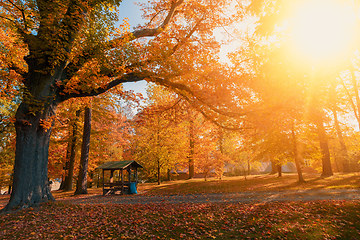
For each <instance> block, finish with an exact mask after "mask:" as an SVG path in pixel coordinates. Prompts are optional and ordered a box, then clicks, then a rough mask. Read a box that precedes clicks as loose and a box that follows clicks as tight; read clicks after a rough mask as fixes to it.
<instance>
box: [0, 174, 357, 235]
mask: <svg viewBox="0 0 360 240" xmlns="http://www.w3.org/2000/svg"><path fill="white" fill-rule="evenodd" d="M305 178H306V180H307V182H306V183H305V184H298V183H297V177H296V175H284V176H283V177H282V178H276V177H275V176H269V175H259V176H251V177H248V180H246V181H245V180H244V177H231V178H225V179H223V180H216V179H211V180H209V181H206V182H205V181H204V180H203V179H194V180H184V181H174V182H166V183H164V184H162V185H160V186H158V185H156V184H154V183H146V184H139V188H138V190H139V192H140V193H141V194H144V195H170V194H194V193H214V192H226V193H230V192H241V191H267V190H268V191H276V190H296V189H334V188H359V186H360V175H359V174H336V175H334V176H333V177H330V178H326V179H322V178H319V177H318V176H317V175H305ZM89 192H90V195H91V194H92V195H94V194H101V189H89ZM72 195H73V192H68V193H63V192H60V191H55V192H54V196H55V197H56V198H57V199H61V198H68V197H70V196H72ZM79 197H83V196H79ZM7 199H8V196H1V198H0V200H2V201H3V202H4V201H6V200H7ZM0 239H360V201H310V202H272V203H257V204H254V203H252V204H243V203H231V204H229V203H226V204H225V203H187V204H168V203H161V204H138V205H121V204H117V205H116V204H106V205H104V204H97V205H87V204H81V205H69V204H64V203H60V202H55V203H48V204H43V205H42V206H41V207H39V208H35V209H32V208H30V209H26V210H22V211H18V212H15V213H11V214H5V215H1V216H0Z"/></svg>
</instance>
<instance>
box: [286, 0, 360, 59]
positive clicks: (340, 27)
mask: <svg viewBox="0 0 360 240" xmlns="http://www.w3.org/2000/svg"><path fill="white" fill-rule="evenodd" d="M344 2H347V1H341V0H315V1H314V0H312V1H305V2H304V1H302V4H301V5H298V6H297V7H296V10H295V12H294V15H293V24H292V28H291V38H292V39H291V41H292V43H293V46H292V48H294V49H295V50H296V51H297V52H298V53H297V54H299V56H302V57H304V58H307V59H311V60H312V61H317V62H319V61H326V60H329V59H336V58H339V57H342V56H345V55H346V54H347V53H348V51H349V50H350V48H351V47H350V46H351V45H353V42H354V38H355V32H356V31H355V30H356V13H355V11H354V9H353V7H352V6H351V5H350V4H345V3H344Z"/></svg>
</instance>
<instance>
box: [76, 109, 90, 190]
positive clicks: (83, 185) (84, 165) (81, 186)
mask: <svg viewBox="0 0 360 240" xmlns="http://www.w3.org/2000/svg"><path fill="white" fill-rule="evenodd" d="M90 132H91V109H90V108H88V107H86V108H85V119H84V133H83V141H82V147H81V159H80V169H79V178H78V181H77V185H76V191H75V194H87V170H88V163H89V148H90Z"/></svg>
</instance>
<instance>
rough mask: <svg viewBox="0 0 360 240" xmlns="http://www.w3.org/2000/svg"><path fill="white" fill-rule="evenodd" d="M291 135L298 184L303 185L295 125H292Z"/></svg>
mask: <svg viewBox="0 0 360 240" xmlns="http://www.w3.org/2000/svg"><path fill="white" fill-rule="evenodd" d="M291 133H292V139H293V148H294V160H295V166H296V171H297V174H298V178H299V182H300V183H303V182H305V180H304V177H303V175H302V171H301V163H300V159H301V157H300V153H299V150H298V144H297V138H296V133H295V123H293V124H292V128H291Z"/></svg>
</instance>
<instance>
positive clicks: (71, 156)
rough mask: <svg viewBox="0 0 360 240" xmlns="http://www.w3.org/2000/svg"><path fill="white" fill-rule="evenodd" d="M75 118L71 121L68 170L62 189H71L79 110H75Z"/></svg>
mask: <svg viewBox="0 0 360 240" xmlns="http://www.w3.org/2000/svg"><path fill="white" fill-rule="evenodd" d="M75 116H76V117H75V119H74V122H73V128H72V130H73V131H72V138H71V141H70V154H69V159H68V166H67V167H68V172H67V175H66V176H65V181H64V187H63V190H64V191H72V188H73V177H74V167H75V157H76V143H77V141H78V134H77V131H78V120H79V117H80V110H77V111H76V114H75Z"/></svg>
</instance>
